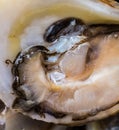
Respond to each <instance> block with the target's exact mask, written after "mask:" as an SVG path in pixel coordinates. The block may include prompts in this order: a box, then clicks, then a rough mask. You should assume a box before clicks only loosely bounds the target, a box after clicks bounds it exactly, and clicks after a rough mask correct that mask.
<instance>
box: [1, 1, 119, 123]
mask: <svg viewBox="0 0 119 130" xmlns="http://www.w3.org/2000/svg"><path fill="white" fill-rule="evenodd" d="M22 2H23V1H22ZM68 2H69V3H67V1H60V2H59V1H50V2H48V3H45V4H44V2H41V1H36V2H32V1H30V2H28V1H26V2H24V6H23V7H22V8H21V5H22V3H21V1H19V0H18V1H16V3H15V4H16V7H15V8H18V12H16V13H14V14H13V15H12V12H13V11H14V9H12V6H11V7H10V6H9V8H8V7H7V6H6V4H5V2H2V3H3V6H4V8H5V11H6V12H11V15H12V16H13V19H9V18H8V19H7V17H4V19H3V20H1V26H2V27H1V28H3V30H2V32H1V34H0V36H1V40H2V42H3V44H2V45H0V47H1V50H2V51H4V54H2V55H1V56H0V59H1V64H0V66H1V68H2V69H1V70H0V71H1V78H0V80H1V93H0V99H1V100H2V101H3V102H4V104H5V105H6V110H7V109H8V110H9V109H11V110H12V111H13V112H14V111H16V110H17V111H18V112H21V113H23V114H25V115H28V116H30V117H32V118H34V119H37V120H44V121H47V122H53V123H58V124H72V125H76V124H78V125H81V124H84V123H87V122H89V121H93V120H97V119H102V118H104V117H108V116H110V115H112V114H115V113H116V112H118V108H119V106H118V97H119V94H118V82H119V80H118V73H119V67H118V62H119V58H118V55H119V52H118V50H119V44H118V40H119V39H118V31H119V30H118V28H119V27H118V23H119V16H118V12H119V11H118V9H116V8H118V6H116V7H115V8H114V7H113V6H114V4H113V3H110V2H108V1H105V2H104V3H103V2H100V1H90V0H87V1H81V0H77V1H76V0H75V1H73V2H72V1H68ZM106 3H108V4H106ZM79 5H80V6H79ZM98 5H99V8H97V7H98ZM1 6H2V5H1ZM92 6H93V8H92ZM65 7H66V8H65ZM102 7H104V8H102ZM39 8H40V10H39ZM61 9H62V12H64V13H62V12H60V11H61ZM12 10H13V11H12ZM34 10H35V11H34ZM72 10H74V11H72ZM88 11H89V13H87V12H88ZM92 11H95V13H94V12H92ZM3 12H4V10H3ZM54 12H55V13H54ZM110 12H111V13H110ZM22 14H23V15H24V16H23V15H22ZM20 15H21V17H20V19H18V17H19V16H20ZM47 16H48V17H47ZM54 16H55V18H54ZM37 17H38V19H37ZM52 17H53V19H51V18H52ZM65 17H66V18H68V20H69V22H66V21H65V20H66V19H65V20H64V19H63V22H64V21H65V22H66V26H62V25H61V28H60V30H58V31H56V29H55V33H53V36H55V38H53V40H50V43H48V42H49V41H47V38H48V36H50V37H52V35H49V34H50V33H51V31H52V30H53V29H54V24H55V27H59V26H60V24H59V23H58V22H57V23H56V21H58V20H59V19H60V20H61V21H62V18H65ZM45 18H46V19H45ZM16 19H18V20H16ZM34 19H36V21H35V20H34ZM47 19H51V21H50V20H49V22H48V24H47V23H44V21H47ZM33 20H34V21H33ZM40 20H41V21H43V22H41V21H40ZM4 21H9V24H7V25H5V24H4ZM15 21H16V23H15ZM61 21H60V23H62V22H61ZM83 21H84V22H83ZM39 22H41V23H43V25H46V26H45V27H44V26H42V27H43V28H42V27H41V23H40V25H39ZM54 22H55V23H54ZM52 23H54V24H53V25H52ZM96 23H100V25H99V24H97V25H94V24H96ZM107 23H108V25H107ZM109 23H110V24H109ZM115 23H116V24H117V25H114V24H115ZM13 24H14V26H13V28H12V29H11V25H13ZM3 25H4V26H3ZM50 25H52V26H50ZM29 26H30V28H29ZM39 26H40V27H39ZM48 26H50V27H51V28H50V27H49V28H48ZM39 28H42V29H43V30H42V29H41V30H42V31H43V32H39V31H37V30H39ZM32 29H33V30H34V29H35V30H36V31H33V33H32ZM45 30H46V35H44V39H43V34H44V33H45ZM49 30H50V31H49ZM47 31H48V33H47ZM4 33H5V34H6V35H5V36H4ZM8 37H9V40H8ZM24 37H25V38H24ZM39 37H41V38H40V39H39ZM48 39H49V38H48ZM51 39H52V38H51ZM8 46H9V47H10V49H12V51H11V50H9V47H8ZM18 48H20V49H19V51H21V52H20V54H19V55H18V56H17V57H16V55H17V53H18ZM16 51H17V52H16ZM9 52H10V53H9ZM8 53H9V54H8ZM13 53H14V54H13ZM15 57H16V59H15ZM6 59H10V60H12V61H13V60H14V59H15V60H14V63H13V65H9V66H8V65H6V64H5V63H4V62H3V61H5V60H6ZM8 61H9V60H7V63H8ZM11 68H12V73H11V71H10V70H11ZM12 74H13V75H12ZM7 75H9V78H8V80H6V76H7ZM5 82H6V84H7V85H6V84H5ZM12 83H13V85H12ZM11 86H13V89H12V87H11Z"/></svg>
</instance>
